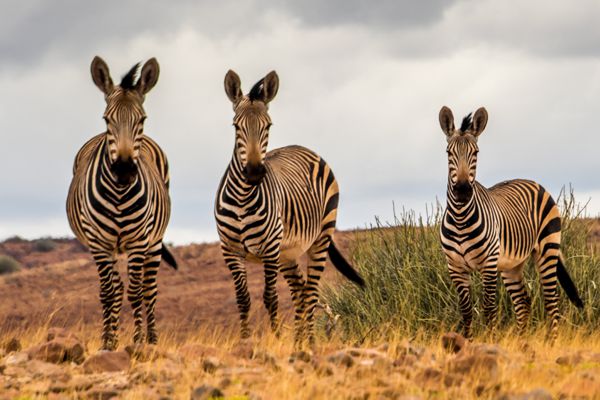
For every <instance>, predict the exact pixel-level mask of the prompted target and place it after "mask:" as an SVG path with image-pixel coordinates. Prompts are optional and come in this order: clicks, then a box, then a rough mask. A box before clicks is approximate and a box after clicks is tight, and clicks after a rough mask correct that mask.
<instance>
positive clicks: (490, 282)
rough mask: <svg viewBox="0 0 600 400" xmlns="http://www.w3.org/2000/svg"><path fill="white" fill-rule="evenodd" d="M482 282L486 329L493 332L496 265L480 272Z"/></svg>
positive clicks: (495, 313) (496, 287) (496, 314)
mask: <svg viewBox="0 0 600 400" xmlns="http://www.w3.org/2000/svg"><path fill="white" fill-rule="evenodd" d="M481 275H482V280H483V314H484V315H485V320H486V323H487V325H488V327H489V328H490V329H491V330H494V329H495V327H496V320H497V317H498V304H497V302H496V292H497V291H498V269H497V267H496V264H493V265H489V266H486V267H485V268H483V270H482V271H481Z"/></svg>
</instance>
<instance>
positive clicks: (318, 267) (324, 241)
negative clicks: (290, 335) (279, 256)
mask: <svg viewBox="0 0 600 400" xmlns="http://www.w3.org/2000/svg"><path fill="white" fill-rule="evenodd" d="M330 243H331V236H330V235H329V234H324V235H321V236H320V237H319V239H317V240H316V241H315V242H314V243H313V244H312V246H311V247H310V248H309V249H308V269H307V273H306V284H305V285H304V296H303V297H304V313H305V315H306V332H307V336H308V344H309V345H310V346H314V344H315V332H314V328H315V319H314V316H315V308H316V307H317V305H318V304H319V280H320V279H321V274H322V273H323V271H324V270H325V264H326V262H327V249H328V248H329V244H330Z"/></svg>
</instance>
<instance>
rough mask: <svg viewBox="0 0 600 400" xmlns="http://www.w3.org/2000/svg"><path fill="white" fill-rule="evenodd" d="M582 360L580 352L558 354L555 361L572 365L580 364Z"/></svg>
mask: <svg viewBox="0 0 600 400" xmlns="http://www.w3.org/2000/svg"><path fill="white" fill-rule="evenodd" d="M582 361H583V357H582V356H581V353H573V354H567V355H564V356H560V357H558V358H557V359H556V363H557V364H558V365H565V366H574V365H577V364H580V363H581V362H582Z"/></svg>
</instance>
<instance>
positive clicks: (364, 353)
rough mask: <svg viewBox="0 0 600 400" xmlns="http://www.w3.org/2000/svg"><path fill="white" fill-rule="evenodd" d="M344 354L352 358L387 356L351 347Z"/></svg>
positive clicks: (370, 350)
mask: <svg viewBox="0 0 600 400" xmlns="http://www.w3.org/2000/svg"><path fill="white" fill-rule="evenodd" d="M346 352H347V353H348V354H350V355H351V356H352V357H367V358H388V356H387V354H385V353H382V352H381V351H379V350H375V349H361V348H357V347H352V348H349V349H346Z"/></svg>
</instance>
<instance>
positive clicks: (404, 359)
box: [392, 353, 418, 367]
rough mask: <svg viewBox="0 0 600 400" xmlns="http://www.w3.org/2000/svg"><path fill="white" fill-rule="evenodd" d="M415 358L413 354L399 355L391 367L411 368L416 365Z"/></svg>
mask: <svg viewBox="0 0 600 400" xmlns="http://www.w3.org/2000/svg"><path fill="white" fill-rule="evenodd" d="M417 361H418V360H417V356H415V355H414V354H406V353H404V354H400V357H398V358H397V359H395V360H394V362H393V363H392V365H393V366H394V367H412V366H413V365H415V364H416V363H417Z"/></svg>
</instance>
